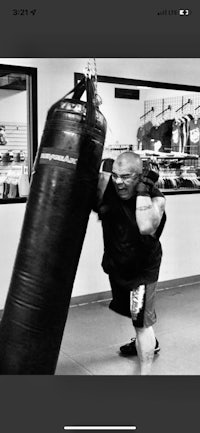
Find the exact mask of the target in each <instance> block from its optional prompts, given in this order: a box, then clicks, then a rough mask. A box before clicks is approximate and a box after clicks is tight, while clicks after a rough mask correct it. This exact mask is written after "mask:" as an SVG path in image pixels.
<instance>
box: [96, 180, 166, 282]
mask: <svg viewBox="0 0 200 433" xmlns="http://www.w3.org/2000/svg"><path fill="white" fill-rule="evenodd" d="M151 196H152V197H158V196H161V197H163V194H162V193H161V192H160V191H159V190H158V189H157V188H155V187H154V188H153V189H152V193H151ZM135 210H136V197H132V198H131V199H130V200H121V199H120V198H119V197H118V195H117V193H116V191H115V188H114V186H113V183H112V180H111V179H110V181H109V183H108V186H107V188H106V190H105V193H104V196H103V201H102V204H101V206H100V209H99V216H100V219H101V220H102V227H103V237H104V256H103V261H102V266H103V269H104V271H105V272H106V273H108V274H109V275H110V276H112V278H114V279H115V280H116V281H118V282H119V283H120V284H121V285H123V286H124V287H126V288H127V289H130V288H131V290H132V289H133V284H135V286H136V287H137V286H138V285H139V284H144V283H151V282H154V281H157V279H158V273H159V268H160V262H161V257H162V249H161V244H160V242H159V237H160V235H161V232H162V230H163V227H164V224H165V219H166V216H165V214H164V216H163V218H162V221H161V223H160V226H159V227H158V229H157V231H156V233H155V235H154V236H151V235H141V234H140V231H139V228H138V226H137V222H136V216H135Z"/></svg>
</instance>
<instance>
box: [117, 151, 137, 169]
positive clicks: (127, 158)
mask: <svg viewBox="0 0 200 433" xmlns="http://www.w3.org/2000/svg"><path fill="white" fill-rule="evenodd" d="M122 168H126V169H127V170H130V172H131V173H136V174H141V173H142V160H141V158H140V156H139V155H137V153H134V152H123V153H120V155H118V157H117V158H116V160H115V162H114V164H113V170H115V169H122Z"/></svg>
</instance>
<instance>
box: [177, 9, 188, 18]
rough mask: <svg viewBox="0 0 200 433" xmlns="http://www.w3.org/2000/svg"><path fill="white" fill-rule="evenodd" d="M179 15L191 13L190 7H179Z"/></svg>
mask: <svg viewBox="0 0 200 433" xmlns="http://www.w3.org/2000/svg"><path fill="white" fill-rule="evenodd" d="M179 15H184V16H186V15H189V9H179Z"/></svg>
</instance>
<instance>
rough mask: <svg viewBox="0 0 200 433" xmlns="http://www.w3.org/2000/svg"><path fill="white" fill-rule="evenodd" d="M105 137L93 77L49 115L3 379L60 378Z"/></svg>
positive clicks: (1, 361) (15, 281)
mask: <svg viewBox="0 0 200 433" xmlns="http://www.w3.org/2000/svg"><path fill="white" fill-rule="evenodd" d="M85 90H86V95H87V102H83V101H81V100H80V98H81V96H82V94H83V92H84V91H85ZM72 92H73V96H72V98H71V99H69V98H67V96H68V95H69V94H70V93H72ZM105 134H106V120H105V118H104V116H103V115H102V113H101V112H100V111H99V110H98V108H97V106H96V104H95V88H94V79H93V77H91V78H88V77H84V78H83V80H81V81H80V83H79V84H78V85H77V86H76V87H75V88H74V89H73V90H72V91H71V92H69V93H68V94H67V95H65V96H64V97H63V98H62V99H61V100H59V101H58V102H57V103H56V104H54V105H53V106H52V107H51V108H50V110H49V111H48V115H47V120H46V124H45V128H44V132H43V135H42V139H41V144H40V148H39V150H38V153H37V156H36V160H35V164H34V169H33V174H32V180H31V186H30V193H29V197H28V201H27V205H26V211H25V217H24V221H23V226H22V232H21V236H20V241H19V246H18V250H17V255H16V259H15V264H14V268H13V273H12V278H11V283H10V287H9V291H8V296H7V299H6V304H5V309H4V313H3V317H2V321H1V324H0V374H54V373H55V369H56V364H57V360H58V355H59V350H60V345H61V341H62V335H63V331H64V327H65V323H66V319H67V313H68V307H69V303H70V298H71V292H72V288H73V282H74V279H75V275H76V271H77V266H78V261H79V257H80V253H81V249H82V245H83V241H84V237H85V233H86V228H87V223H88V219H89V214H90V211H91V208H92V203H93V199H94V194H95V193H96V187H97V182H98V172H99V168H100V164H101V157H102V151H103V145H104V140H105ZM88 267H89V263H88ZM88 278H89V275H88ZM80 332H81V329H80Z"/></svg>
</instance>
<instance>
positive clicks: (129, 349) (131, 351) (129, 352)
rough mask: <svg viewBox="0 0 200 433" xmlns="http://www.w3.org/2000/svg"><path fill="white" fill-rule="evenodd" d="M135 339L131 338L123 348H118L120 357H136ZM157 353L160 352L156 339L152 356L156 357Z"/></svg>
mask: <svg viewBox="0 0 200 433" xmlns="http://www.w3.org/2000/svg"><path fill="white" fill-rule="evenodd" d="M135 343H136V338H132V339H131V342H130V343H128V344H125V345H124V346H121V347H120V352H121V354H122V355H125V356H137V350H136V344H135ZM158 352H160V346H159V342H158V340H157V338H156V345H155V349H154V354H155V355H156V354H157V353H158Z"/></svg>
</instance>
